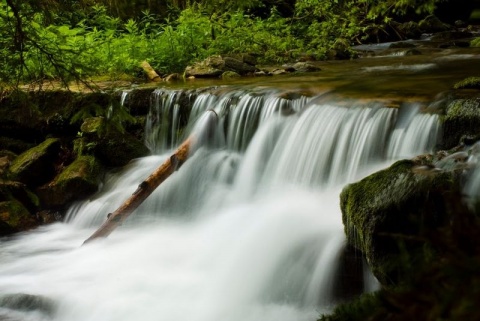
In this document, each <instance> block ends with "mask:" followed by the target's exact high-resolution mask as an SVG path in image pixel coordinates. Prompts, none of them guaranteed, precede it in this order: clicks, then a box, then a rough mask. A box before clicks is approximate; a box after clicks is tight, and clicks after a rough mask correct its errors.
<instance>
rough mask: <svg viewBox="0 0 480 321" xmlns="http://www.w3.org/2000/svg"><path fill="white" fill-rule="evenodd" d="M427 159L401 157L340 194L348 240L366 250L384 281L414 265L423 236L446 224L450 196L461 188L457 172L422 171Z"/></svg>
mask: <svg viewBox="0 0 480 321" xmlns="http://www.w3.org/2000/svg"><path fill="white" fill-rule="evenodd" d="M423 162H424V161H423ZM421 163H422V162H420V161H411V160H403V161H399V162H397V163H395V164H393V165H392V166H391V167H389V168H388V169H385V170H382V171H379V172H377V173H374V174H372V175H370V176H368V177H366V178H364V179H363V180H361V181H359V182H357V183H354V184H350V185H348V186H346V187H345V188H344V189H343V191H342V193H341V195H340V206H341V210H342V218H343V223H344V225H345V232H346V235H347V240H348V243H349V244H350V245H352V246H354V247H355V248H357V249H359V250H360V251H362V252H363V253H364V255H365V257H366V259H367V262H368V263H369V265H370V267H371V268H372V271H373V273H374V275H375V276H376V277H377V278H378V279H379V281H380V282H381V283H382V284H384V285H391V284H395V283H397V282H398V281H399V280H401V279H402V277H403V276H404V274H405V273H408V271H409V269H411V268H414V262H415V260H416V259H418V257H417V256H416V255H415V253H418V252H421V250H422V246H423V242H422V241H421V236H422V235H424V234H425V233H428V232H429V231H430V230H432V229H435V228H437V227H438V226H440V225H442V224H443V223H444V220H445V218H446V195H448V194H449V193H455V192H457V191H458V190H459V188H458V179H457V175H456V173H455V172H453V171H451V172H447V171H440V170H430V169H431V168H430V167H428V166H427V167H426V170H425V171H424V172H422V170H423V169H422V168H421V167H418V166H419V165H420V164H421ZM420 257H421V256H420Z"/></svg>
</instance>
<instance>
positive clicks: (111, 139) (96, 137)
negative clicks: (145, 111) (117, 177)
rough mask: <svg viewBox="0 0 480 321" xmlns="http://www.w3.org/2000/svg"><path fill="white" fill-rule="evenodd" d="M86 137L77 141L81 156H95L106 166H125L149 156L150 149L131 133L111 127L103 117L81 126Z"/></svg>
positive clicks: (91, 119) (92, 119)
mask: <svg viewBox="0 0 480 321" xmlns="http://www.w3.org/2000/svg"><path fill="white" fill-rule="evenodd" d="M81 130H82V133H83V134H84V137H82V139H79V140H77V141H76V146H77V150H78V153H79V154H83V153H85V154H93V155H95V156H96V157H98V159H99V160H100V161H101V162H102V163H103V164H104V165H106V166H113V167H116V166H123V165H126V164H127V163H128V162H129V161H131V160H132V159H134V158H139V157H143V156H147V155H149V153H150V151H149V150H148V148H147V147H146V146H145V145H144V144H143V143H142V142H140V141H138V140H137V139H136V138H135V137H133V136H132V135H131V134H129V133H122V132H120V131H119V130H118V129H116V128H115V127H109V126H108V123H106V120H105V118H103V117H92V118H88V119H86V120H85V122H84V123H83V124H82V126H81Z"/></svg>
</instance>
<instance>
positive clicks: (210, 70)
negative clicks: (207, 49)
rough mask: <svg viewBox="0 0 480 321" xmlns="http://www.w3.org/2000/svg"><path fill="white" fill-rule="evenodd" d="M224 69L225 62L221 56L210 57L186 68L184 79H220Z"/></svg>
mask: <svg viewBox="0 0 480 321" xmlns="http://www.w3.org/2000/svg"><path fill="white" fill-rule="evenodd" d="M224 68H225V61H224V60H223V58H222V57H221V56H210V57H208V58H207V59H205V60H203V61H201V62H197V63H195V64H194V65H193V66H188V67H187V68H186V69H185V74H184V76H185V78H188V77H191V76H193V77H196V78H217V77H220V76H221V75H222V74H223V72H224Z"/></svg>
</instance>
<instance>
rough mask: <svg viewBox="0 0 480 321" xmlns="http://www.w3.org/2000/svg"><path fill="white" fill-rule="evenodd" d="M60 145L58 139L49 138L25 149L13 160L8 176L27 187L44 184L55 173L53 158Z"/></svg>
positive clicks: (58, 151)
mask: <svg viewBox="0 0 480 321" xmlns="http://www.w3.org/2000/svg"><path fill="white" fill-rule="evenodd" d="M60 147H61V145H60V140H59V139H57V138H49V139H47V140H45V141H44V142H43V143H41V144H40V145H38V146H36V147H34V148H31V149H29V150H27V151H26V152H24V153H22V154H21V155H19V156H18V157H17V158H15V160H13V162H12V164H11V166H10V172H11V175H10V177H11V178H12V179H13V180H16V181H19V182H22V183H25V184H27V185H28V186H29V187H36V186H39V185H41V184H44V183H45V182H47V181H48V180H50V179H51V178H52V176H53V175H54V174H55V160H56V158H57V156H58V154H59V153H60Z"/></svg>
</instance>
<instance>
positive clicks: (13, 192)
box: [0, 180, 40, 213]
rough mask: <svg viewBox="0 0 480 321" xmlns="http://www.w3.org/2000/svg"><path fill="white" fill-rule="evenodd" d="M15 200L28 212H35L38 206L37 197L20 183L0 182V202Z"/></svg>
mask: <svg viewBox="0 0 480 321" xmlns="http://www.w3.org/2000/svg"><path fill="white" fill-rule="evenodd" d="M12 199H16V200H18V201H19V202H21V203H22V204H23V206H25V207H26V208H27V209H28V210H29V211H30V212H32V213H33V212H35V211H36V210H37V209H38V207H39V206H40V202H39V200H38V197H37V195H35V194H34V193H32V191H30V190H29V189H28V188H27V186H26V185H25V184H23V183H20V182H14V181H1V180H0V202H5V201H10V200H12Z"/></svg>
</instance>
